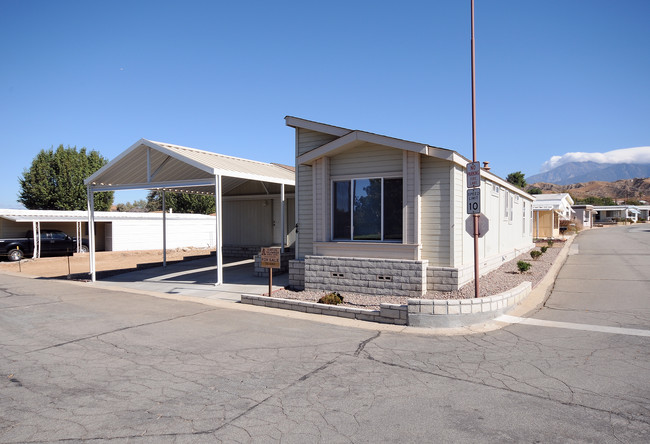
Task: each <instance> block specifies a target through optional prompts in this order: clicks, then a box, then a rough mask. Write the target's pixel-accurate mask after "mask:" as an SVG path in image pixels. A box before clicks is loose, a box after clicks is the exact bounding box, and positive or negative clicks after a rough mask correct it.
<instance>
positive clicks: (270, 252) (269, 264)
mask: <svg viewBox="0 0 650 444" xmlns="http://www.w3.org/2000/svg"><path fill="white" fill-rule="evenodd" d="M260 262H261V266H262V268H268V269H269V297H271V292H272V291H273V269H274V268H280V249H279V248H276V247H269V248H262V251H260Z"/></svg>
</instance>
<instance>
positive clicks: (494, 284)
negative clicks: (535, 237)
mask: <svg viewBox="0 0 650 444" xmlns="http://www.w3.org/2000/svg"><path fill="white" fill-rule="evenodd" d="M545 245H546V244H545V243H544V244H538V247H537V248H536V249H537V250H539V247H541V246H545ZM563 246H564V242H563V241H556V242H555V243H554V245H553V247H551V248H549V249H548V250H547V251H546V253H544V254H542V255H541V256H540V257H539V258H538V259H537V260H533V259H532V258H531V257H530V253H529V252H527V253H524V254H522V255H520V256H518V257H516V258H515V259H513V260H511V261H510V262H506V263H505V264H503V265H501V267H499V268H498V269H496V270H494V271H491V272H490V273H488V274H486V275H484V276H481V278H480V280H479V284H480V296H481V297H484V296H492V295H495V294H498V293H502V292H504V291H507V290H510V289H511V288H514V287H516V286H517V285H519V284H520V283H522V282H524V281H529V282H531V283H532V285H533V288H535V286H536V285H537V284H538V283H539V281H541V280H542V278H543V277H544V276H546V273H547V272H548V270H549V269H550V268H551V266H552V265H553V263H554V262H555V260H556V259H557V257H558V255H559V253H560V251H561V250H562V247H563ZM520 260H523V261H526V262H529V263H530V264H531V267H530V269H529V270H528V271H526V272H525V273H520V272H519V270H518V269H517V261H520ZM326 293H328V292H326V291H322V290H316V291H308V290H304V291H290V290H280V291H276V292H273V294H272V296H273V297H277V298H284V299H297V300H300V301H307V302H317V301H318V299H320V298H321V297H322V296H324V295H325V294H326ZM340 294H341V296H343V303H342V304H340V305H341V306H347V307H356V308H367V309H371V310H379V304H381V303H390V304H406V303H407V300H408V299H412V298H409V297H407V296H386V295H384V296H379V295H367V294H358V293H348V292H340ZM473 297H474V281H473V280H472V281H471V282H469V283H468V284H466V285H464V286H463V287H462V288H460V289H459V290H456V291H430V292H428V293H427V294H426V295H424V296H423V297H422V298H423V299H468V298H473Z"/></svg>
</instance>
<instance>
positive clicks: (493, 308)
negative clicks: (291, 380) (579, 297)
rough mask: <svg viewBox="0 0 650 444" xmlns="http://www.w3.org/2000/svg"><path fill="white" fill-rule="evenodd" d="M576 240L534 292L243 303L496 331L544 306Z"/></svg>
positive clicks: (248, 299) (250, 299)
mask: <svg viewBox="0 0 650 444" xmlns="http://www.w3.org/2000/svg"><path fill="white" fill-rule="evenodd" d="M574 239H575V236H572V237H571V238H569V240H567V241H566V242H565V244H564V246H563V247H562V251H561V252H560V254H559V255H558V257H557V258H556V260H555V262H554V263H553V265H552V266H551V268H550V270H549V271H548V273H547V274H546V276H544V278H543V279H542V280H541V281H540V282H539V283H538V284H537V285H536V286H535V288H534V289H531V283H530V282H523V283H521V284H519V285H518V286H517V287H515V288H512V289H510V290H508V291H505V292H503V293H499V294H496V295H492V296H486V297H482V298H476V299H462V300H458V299H454V300H448V299H444V300H432V299H409V301H408V305H398V304H381V306H380V310H365V309H359V308H351V307H339V306H335V305H327V304H319V303H316V302H306V301H297V300H293V299H282V298H273V297H268V296H258V295H251V294H242V295H241V303H242V304H250V305H255V306H259V307H267V308H278V309H282V310H291V311H298V312H303V313H312V314H317V315H325V316H332V317H341V318H348V319H356V320H360V321H368V322H377V323H382V324H395V325H408V328H418V329H438V330H440V329H450V328H451V329H461V330H462V331H463V332H464V333H467V331H466V330H463V329H474V328H479V329H480V330H481V331H485V329H486V328H487V329H488V330H492V329H496V328H500V327H502V326H503V323H498V325H495V319H497V318H498V317H499V316H501V315H503V314H506V313H508V314H510V315H515V316H521V315H522V314H527V313H530V312H533V311H536V310H538V309H539V308H540V307H542V306H543V304H544V302H546V299H547V298H548V296H549V295H550V290H551V289H552V287H553V284H554V283H555V278H556V276H557V274H558V273H559V270H560V268H561V267H562V265H564V262H565V261H566V258H567V257H568V255H569V251H570V247H571V245H572V244H573V240H574ZM496 322H498V321H496Z"/></svg>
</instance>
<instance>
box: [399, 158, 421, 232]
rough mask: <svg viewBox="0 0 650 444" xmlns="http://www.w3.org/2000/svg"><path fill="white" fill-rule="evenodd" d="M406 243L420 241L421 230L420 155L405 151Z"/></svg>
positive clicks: (404, 199)
mask: <svg viewBox="0 0 650 444" xmlns="http://www.w3.org/2000/svg"><path fill="white" fill-rule="evenodd" d="M403 168H404V182H403V187H404V197H403V201H402V202H403V205H404V219H403V222H402V223H403V231H404V233H403V235H402V236H403V239H404V243H407V244H417V243H419V241H420V240H419V236H418V233H419V232H420V217H419V212H420V209H419V207H420V155H419V154H417V153H412V152H410V151H404V167H403Z"/></svg>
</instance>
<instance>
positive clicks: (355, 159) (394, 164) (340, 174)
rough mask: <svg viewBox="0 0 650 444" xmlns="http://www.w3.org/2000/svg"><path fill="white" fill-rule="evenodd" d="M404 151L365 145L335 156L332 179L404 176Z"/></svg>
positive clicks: (331, 171) (332, 164) (332, 159)
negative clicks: (387, 175) (389, 174)
mask: <svg viewBox="0 0 650 444" xmlns="http://www.w3.org/2000/svg"><path fill="white" fill-rule="evenodd" d="M402 167H403V165H402V150H399V149H396V148H389V147H385V146H381V145H373V144H370V143H364V144H362V145H359V146H357V147H354V148H352V149H349V150H347V151H345V152H343V153H340V154H337V155H336V156H333V157H332V158H331V161H330V174H331V176H332V178H348V179H349V178H355V177H356V178H360V177H377V176H384V177H386V176H385V175H386V173H391V174H394V173H397V174H398V175H399V176H401V175H402Z"/></svg>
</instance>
